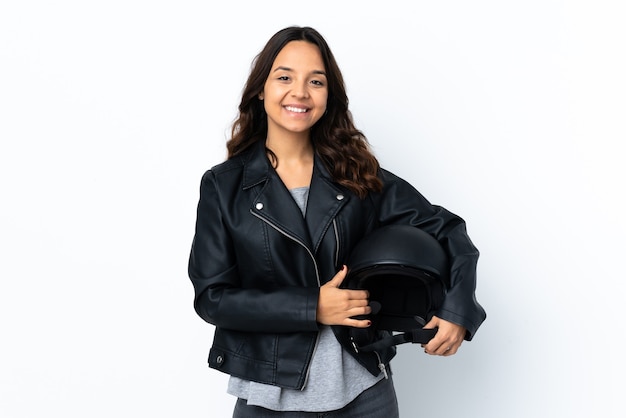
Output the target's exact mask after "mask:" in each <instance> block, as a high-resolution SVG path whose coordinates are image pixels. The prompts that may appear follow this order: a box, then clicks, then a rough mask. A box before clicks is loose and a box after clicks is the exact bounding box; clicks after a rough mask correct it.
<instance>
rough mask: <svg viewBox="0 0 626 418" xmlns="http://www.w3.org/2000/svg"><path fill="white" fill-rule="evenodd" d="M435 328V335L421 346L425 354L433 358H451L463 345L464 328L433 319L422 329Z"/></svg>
mask: <svg viewBox="0 0 626 418" xmlns="http://www.w3.org/2000/svg"><path fill="white" fill-rule="evenodd" d="M434 327H437V328H438V329H437V334H435V336H434V337H433V339H432V340H430V341H429V342H428V343H427V344H422V347H424V352H425V353H426V354H430V355H435V356H451V355H454V354H456V352H457V351H458V349H459V347H460V346H461V344H462V343H463V337H464V336H465V328H463V327H462V326H460V325H457V324H453V323H452V322H448V321H445V320H443V319H440V318H437V317H436V316H434V317H433V319H432V320H431V321H429V322H428V324H426V325H425V326H424V328H434Z"/></svg>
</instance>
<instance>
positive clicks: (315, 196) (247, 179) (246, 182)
mask: <svg viewBox="0 0 626 418" xmlns="http://www.w3.org/2000/svg"><path fill="white" fill-rule="evenodd" d="M243 158H244V172H243V183H242V186H243V189H244V190H245V189H249V188H251V187H254V186H257V185H259V186H261V190H260V192H259V194H258V195H257V196H256V197H255V199H254V200H253V202H252V204H251V207H250V211H251V212H252V213H253V214H255V215H257V216H259V217H260V218H262V219H264V220H266V221H267V222H269V223H270V224H271V225H272V226H274V227H276V228H278V229H279V230H280V231H281V232H284V233H287V234H288V235H291V236H293V238H295V239H297V240H298V241H300V242H301V243H302V244H304V245H305V246H306V247H307V248H309V249H311V250H312V252H313V253H315V252H317V249H318V247H319V245H320V243H321V241H322V238H323V236H324V233H325V232H326V231H327V230H328V228H329V227H330V226H331V224H332V222H333V220H334V219H335V217H336V216H337V213H339V211H340V210H341V208H342V207H343V206H344V205H345V204H346V203H347V202H348V201H349V199H350V194H349V193H348V192H347V191H346V190H344V189H343V188H342V187H341V186H339V185H337V184H335V183H334V182H333V181H332V179H331V178H330V174H329V173H328V170H326V167H325V166H324V164H323V163H322V161H321V159H320V158H319V156H318V155H317V154H316V155H315V160H314V166H313V176H312V178H311V185H310V189H309V198H308V203H307V209H306V217H304V218H303V217H302V212H301V211H300V209H299V208H298V205H297V204H296V202H295V201H294V200H293V198H292V197H291V194H290V193H289V190H287V188H286V187H285V185H284V183H283V182H282V181H281V179H280V177H279V176H278V174H277V173H276V171H275V170H274V168H272V166H271V165H270V162H269V160H268V158H267V156H266V154H265V143H264V142H263V141H258V143H257V144H255V145H253V146H252V147H251V149H250V151H249V152H248V153H247V155H245V156H243Z"/></svg>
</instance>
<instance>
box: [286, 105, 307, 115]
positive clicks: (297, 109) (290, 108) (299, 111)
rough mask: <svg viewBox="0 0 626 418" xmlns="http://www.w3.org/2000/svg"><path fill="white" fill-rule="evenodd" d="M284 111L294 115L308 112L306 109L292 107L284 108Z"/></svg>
mask: <svg viewBox="0 0 626 418" xmlns="http://www.w3.org/2000/svg"><path fill="white" fill-rule="evenodd" d="M285 109H287V110H288V111H290V112H294V113H306V112H308V111H309V109H306V108H302V107H293V106H285Z"/></svg>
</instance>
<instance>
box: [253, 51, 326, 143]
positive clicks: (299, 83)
mask: <svg viewBox="0 0 626 418" xmlns="http://www.w3.org/2000/svg"><path fill="white" fill-rule="evenodd" d="M259 98H260V99H262V100H263V101H264V107H265V111H266V113H267V123H268V134H267V136H268V138H273V139H276V138H277V137H278V136H280V135H285V134H286V135H293V134H305V135H308V132H309V129H311V127H312V126H313V125H314V124H315V123H316V122H317V121H318V120H319V119H320V118H321V117H322V116H323V115H324V112H325V111H326V101H327V99H328V87H327V81H326V69H325V68H324V61H323V60H322V55H321V54H320V51H319V49H318V47H317V46H316V45H314V44H312V43H309V42H306V41H291V42H289V43H288V44H287V45H285V46H284V47H283V49H282V50H281V51H280V52H279V53H278V55H277V56H276V59H275V60H274V63H273V64H272V69H271V70H270V73H269V75H268V77H267V80H266V81H265V85H264V87H263V92H262V93H261V94H260V95H259Z"/></svg>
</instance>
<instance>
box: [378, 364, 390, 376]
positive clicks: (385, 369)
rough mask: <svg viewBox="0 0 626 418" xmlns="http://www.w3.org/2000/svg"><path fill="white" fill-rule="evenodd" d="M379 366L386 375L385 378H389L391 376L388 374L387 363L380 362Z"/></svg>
mask: <svg viewBox="0 0 626 418" xmlns="http://www.w3.org/2000/svg"><path fill="white" fill-rule="evenodd" d="M378 368H379V369H380V371H381V372H383V374H384V375H385V379H389V376H388V375H387V368H386V367H385V365H384V364H383V363H378Z"/></svg>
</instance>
